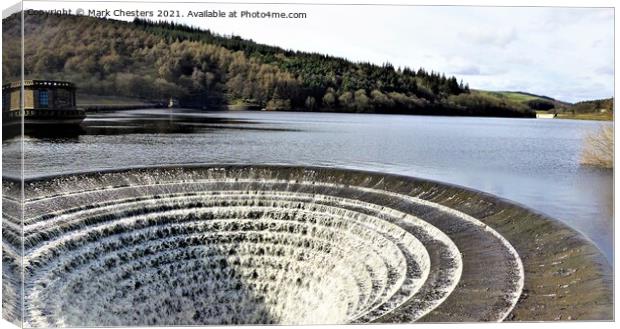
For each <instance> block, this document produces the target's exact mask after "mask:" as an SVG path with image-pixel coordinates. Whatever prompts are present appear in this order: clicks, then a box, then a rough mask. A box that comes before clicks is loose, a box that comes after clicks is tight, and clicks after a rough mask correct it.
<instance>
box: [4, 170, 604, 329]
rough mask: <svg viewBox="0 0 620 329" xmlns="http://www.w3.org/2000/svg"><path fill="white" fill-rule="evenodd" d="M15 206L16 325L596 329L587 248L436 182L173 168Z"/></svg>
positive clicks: (11, 281) (46, 182) (62, 180)
mask: <svg viewBox="0 0 620 329" xmlns="http://www.w3.org/2000/svg"><path fill="white" fill-rule="evenodd" d="M23 192H24V195H25V200H24V203H23V214H24V219H23V226H22V224H21V219H20V216H19V214H20V212H21V211H22V209H21V207H22V203H20V202H19V200H20V195H21V183H20V182H19V181H15V180H11V179H9V178H3V202H4V206H3V215H4V220H3V224H2V225H3V246H2V248H3V259H2V261H3V273H2V275H3V289H4V294H3V299H2V304H3V316H4V317H5V318H6V319H8V320H10V321H14V322H21V321H22V320H23V321H24V324H25V326H28V327H57V326H131V325H196V324H275V323H281V324H312V323H328V324H336V323H364V322H381V323H401V322H412V321H430V322H444V321H445V322H457V321H502V320H528V321H539V320H559V319H561V320H566V319H584V320H585V319H587V320H595V319H611V318H612V305H613V304H612V292H613V291H612V288H611V287H612V285H611V280H612V278H611V269H610V267H609V265H608V264H607V262H606V261H605V259H604V258H603V256H602V255H601V254H600V252H599V251H598V249H596V247H594V246H593V245H592V244H591V243H590V242H589V241H588V240H586V239H585V238H583V237H582V236H581V235H580V234H579V233H577V232H576V231H574V230H572V229H570V228H569V227H567V226H566V225H564V224H562V223H560V222H558V221H556V220H554V219H551V218H548V217H545V216H544V215H541V214H537V213H535V212H533V211H531V210H528V209H526V208H524V207H521V206H519V205H515V204H513V203H511V202H509V201H506V200H501V199H499V198H497V197H494V196H491V195H488V194H485V193H481V192H477V191H471V190H467V189H464V188H460V187H456V186H451V185H446V184H442V183H438V182H432V181H427V180H422V179H417V178H412V177H403V176H395V175H387V174H381V173H371V172H362V171H354V170H342V169H331V168H312V167H284V166H177V167H154V168H135V169H124V170H115V171H106V172H94V173H77V174H70V175H61V176H53V177H42V178H36V179H29V180H26V181H25V182H24V191H23ZM22 229H23V237H22V235H21V234H22ZM22 243H23V250H22ZM22 252H23V254H22ZM22 256H23V259H21V258H22ZM22 261H23V262H22ZM22 266H23V267H22ZM22 269H23V276H22ZM22 280H23V282H22ZM22 283H23V290H22ZM22 299H23V307H22V302H21V300H22ZM22 314H23V318H22Z"/></svg>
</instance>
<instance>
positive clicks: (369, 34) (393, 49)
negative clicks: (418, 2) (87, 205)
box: [26, 2, 614, 102]
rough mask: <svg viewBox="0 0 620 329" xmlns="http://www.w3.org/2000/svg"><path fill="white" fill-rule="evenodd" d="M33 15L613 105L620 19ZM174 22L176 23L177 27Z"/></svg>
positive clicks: (381, 10)
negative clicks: (151, 24)
mask: <svg viewBox="0 0 620 329" xmlns="http://www.w3.org/2000/svg"><path fill="white" fill-rule="evenodd" d="M26 6H27V8H37V9H49V8H66V9H73V10H75V9H77V8H82V9H84V10H86V11H87V10H88V9H110V10H111V12H112V15H113V16H112V17H110V18H113V19H125V20H131V19H133V17H123V16H114V14H113V10H114V9H122V10H125V11H130V10H155V11H157V10H158V9H162V10H166V9H168V10H179V11H180V14H181V15H183V16H186V17H183V18H174V19H173V20H174V21H176V22H183V23H185V24H189V25H193V26H197V27H200V28H204V29H210V30H211V31H213V32H216V33H219V34H224V35H238V36H241V37H243V38H249V39H253V40H254V41H257V42H260V43H265V44H269V45H276V46H280V47H283V48H287V49H294V50H303V51H311V52H319V53H325V54H330V55H335V56H340V57H345V58H348V59H351V60H353V61H368V62H373V63H377V64H382V63H385V62H390V63H392V64H393V65H394V66H397V67H398V66H400V67H404V66H407V67H411V68H414V69H417V68H419V67H424V68H425V69H427V70H434V71H439V72H443V73H445V74H447V75H455V76H456V77H457V78H458V79H462V80H463V81H464V82H466V83H469V85H470V87H471V88H474V89H486V90H497V91H500V90H509V91H525V92H530V93H535V94H540V95H546V96H550V97H553V98H556V99H559V100H564V101H569V102H576V101H580V100H588V99H599V98H607V97H612V96H613V87H614V86H613V82H614V79H613V78H614V35H613V33H614V10H613V9H611V8H562V7H458V6H337V5H336V6H324V5H314V6H310V5H299V4H294V5H284V4H277V5H257V4H235V5H233V4H227V5H226V4H196V3H194V4H173V5H167V4H163V3H160V4H145V3H118V2H112V3H92V2H90V3H89V2H83V3H76V2H66V3H63V2H54V3H49V2H47V3H43V2H26ZM190 10H192V11H203V10H223V11H225V12H230V11H233V10H237V11H238V12H240V11H242V10H248V11H256V10H260V11H264V12H268V11H277V12H303V13H306V15H307V18H305V19H252V18H229V17H227V18H188V17H187V14H188V12H189V11H190ZM169 20H170V19H169Z"/></svg>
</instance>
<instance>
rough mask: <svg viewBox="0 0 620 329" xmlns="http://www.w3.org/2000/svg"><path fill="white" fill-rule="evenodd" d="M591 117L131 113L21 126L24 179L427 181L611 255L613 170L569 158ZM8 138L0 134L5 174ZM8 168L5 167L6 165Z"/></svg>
mask: <svg viewBox="0 0 620 329" xmlns="http://www.w3.org/2000/svg"><path fill="white" fill-rule="evenodd" d="M601 124H602V123H597V122H588V121H573V120H535V119H503V118H452V117H426V116H397V115H371V114H364V115H362V114H359V115H358V114H327V113H273V112H192V111H185V110H174V111H169V110H139V111H122V112H111V113H98V114H92V115H89V117H88V118H87V119H86V121H85V122H84V123H83V125H82V127H81V128H79V129H61V130H60V129H57V130H54V129H52V130H51V131H50V130H48V131H34V132H29V133H28V135H27V136H26V137H25V139H24V151H25V166H24V172H25V175H26V176H28V177H33V176H40V175H50V174H58V173H69V172H75V171H90V170H96V169H112V168H124V167H133V166H146V165H162V164H180V163H214V164H221V163H235V164H238V163H242V164H295V165H315V166H330V167H332V166H333V167H342V168H353V169H364V170H371V171H379V172H388V173H396V174H403V175H410V176H417V177H423V178H429V179H434V180H438V181H442V182H447V183H453V184H458V185H462V186H466V187H470V188H474V189H478V190H482V191H485V192H489V193H492V194H495V195H498V196H501V197H504V198H507V199H510V200H513V201H516V202H518V203H521V204H524V205H526V206H528V207H530V208H533V209H536V210H538V211H541V212H544V213H546V214H548V215H551V216H553V217H555V218H558V219H560V220H562V221H564V222H566V223H568V224H569V225H571V226H572V227H574V228H576V229H578V230H580V231H581V232H583V233H584V234H585V235H587V236H588V237H589V238H590V239H591V240H593V241H594V242H595V243H596V244H597V245H598V246H599V248H600V249H601V250H602V251H603V252H604V253H605V255H606V256H607V258H608V259H609V260H610V261H611V259H612V258H613V179H612V177H613V173H612V171H610V170H600V169H594V168H588V167H583V166H580V165H579V157H580V153H581V148H582V144H583V137H584V135H585V134H586V133H588V132H589V131H593V130H595V129H597V128H598V126H599V125H601ZM19 147H20V145H19V142H18V139H16V138H12V139H6V140H4V141H3V149H4V151H3V158H4V159H3V160H4V161H5V167H4V168H5V169H4V170H5V174H11V170H10V167H11V163H13V164H15V163H18V161H19V157H18V156H16V154H17V153H16V152H15V150H18V149H19ZM7 168H8V170H7Z"/></svg>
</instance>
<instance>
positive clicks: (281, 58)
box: [3, 15, 534, 117]
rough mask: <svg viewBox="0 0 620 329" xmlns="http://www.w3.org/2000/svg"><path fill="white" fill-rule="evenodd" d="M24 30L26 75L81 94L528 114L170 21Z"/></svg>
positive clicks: (67, 19) (7, 26)
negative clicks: (62, 84)
mask: <svg viewBox="0 0 620 329" xmlns="http://www.w3.org/2000/svg"><path fill="white" fill-rule="evenodd" d="M16 23H17V21H16V19H15V17H14V16H13V17H9V18H7V19H5V20H4V21H3V42H5V43H6V44H10V43H11V42H17V40H19V37H20V33H19V25H18V24H16ZM24 29H25V54H26V56H25V59H26V62H25V75H26V78H48V79H60V80H69V81H72V82H75V83H76V84H77V85H78V88H79V93H81V94H88V95H99V96H120V97H131V98H139V99H142V100H146V101H161V100H165V99H167V98H170V97H174V98H178V99H180V100H181V104H183V105H184V106H188V107H198V108H217V107H221V106H224V105H226V104H230V103H240V102H242V103H247V104H252V105H255V106H257V107H261V108H266V109H268V110H302V111H336V112H370V113H404V114H431V115H476V116H508V117H531V116H533V115H534V111H532V109H531V108H530V107H529V106H528V105H527V104H524V103H522V102H519V101H515V100H513V99H509V98H505V97H504V98H502V97H496V96H494V95H489V94H485V93H480V92H471V91H470V90H469V87H468V86H467V84H465V83H464V82H462V81H457V79H456V78H455V77H448V76H445V75H444V74H441V73H438V72H434V71H428V70H426V69H423V68H420V69H417V70H414V69H411V68H395V67H393V66H392V65H391V64H389V63H385V64H384V65H374V64H370V63H354V62H351V61H348V60H346V59H343V58H338V57H333V56H329V55H324V54H316V53H304V52H298V51H291V50H284V49H281V48H278V47H272V46H266V45H261V44H257V43H255V42H253V41H251V40H244V39H242V38H239V37H225V36H220V35H217V34H214V33H212V32H210V31H203V30H198V29H195V28H191V27H187V26H181V25H175V24H172V23H153V22H146V21H140V20H137V21H134V22H121V21H114V20H105V19H97V18H92V17H84V16H56V15H45V16H43V15H37V16H30V15H26V19H25V25H24ZM5 49H6V47H5ZM12 55H15V54H11V52H10V51H5V52H3V70H4V72H5V79H6V80H10V79H15V78H17V76H18V71H17V70H15V68H18V67H19V65H18V63H16V62H15V61H12V59H13V58H18V56H12Z"/></svg>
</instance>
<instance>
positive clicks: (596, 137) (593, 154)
mask: <svg viewBox="0 0 620 329" xmlns="http://www.w3.org/2000/svg"><path fill="white" fill-rule="evenodd" d="M581 163H582V164H584V165H589V166H597V167H603V168H613V166H614V128H613V127H612V126H611V125H604V126H601V128H600V129H599V130H598V131H597V132H592V133H590V134H588V135H587V136H586V138H585V143H584V148H583V151H582V153H581Z"/></svg>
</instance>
